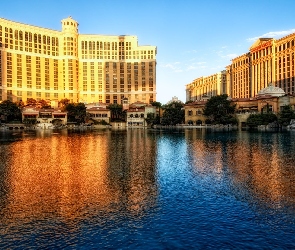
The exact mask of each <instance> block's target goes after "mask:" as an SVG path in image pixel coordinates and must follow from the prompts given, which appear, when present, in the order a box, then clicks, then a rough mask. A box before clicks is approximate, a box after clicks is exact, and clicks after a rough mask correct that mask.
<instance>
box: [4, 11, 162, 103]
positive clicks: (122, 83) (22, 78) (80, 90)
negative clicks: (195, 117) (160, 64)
mask: <svg viewBox="0 0 295 250" xmlns="http://www.w3.org/2000/svg"><path fill="white" fill-rule="evenodd" d="M61 24H62V31H56V30H50V29H46V28H41V27H36V26H32V25H27V24H22V23H17V22H14V21H9V20H6V19H2V18H0V101H1V100H6V99H8V100H11V101H19V100H23V101H26V100H27V99H28V98H34V99H36V100H40V99H44V100H47V101H51V102H55V103H57V102H58V101H59V100H61V99H64V98H67V99H70V100H71V101H72V102H84V103H92V102H105V103H121V101H122V99H123V98H128V101H129V102H130V103H132V102H135V101H143V102H152V101H156V53H157V50H156V47H155V46H139V45H138V42H137V37H136V36H124V35H123V36H110V35H85V34H79V33H78V23H77V22H76V21H75V20H74V19H72V18H71V17H68V18H66V19H63V20H62V21H61Z"/></svg>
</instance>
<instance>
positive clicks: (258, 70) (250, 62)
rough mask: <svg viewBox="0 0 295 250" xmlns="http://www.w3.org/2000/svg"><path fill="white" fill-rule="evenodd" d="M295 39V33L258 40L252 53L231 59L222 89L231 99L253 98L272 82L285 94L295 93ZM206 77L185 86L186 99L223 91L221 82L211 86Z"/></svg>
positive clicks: (197, 98) (217, 93) (196, 98)
mask: <svg viewBox="0 0 295 250" xmlns="http://www.w3.org/2000/svg"><path fill="white" fill-rule="evenodd" d="M294 41H295V33H293V34H290V35H288V36H285V37H283V38H281V39H278V40H276V39H273V38H260V39H258V40H257V41H256V42H255V43H254V44H253V45H252V46H251V47H250V49H249V52H247V53H245V54H243V55H241V56H238V57H236V58H234V59H232V63H231V64H230V65H228V66H227V67H226V73H225V74H226V77H225V81H226V83H225V85H224V87H223V88H222V89H223V90H226V91H225V93H226V94H228V95H229V96H230V97H232V98H253V97H255V96H256V95H257V93H258V92H259V91H260V90H262V89H264V88H266V87H267V86H269V84H271V83H272V84H273V85H274V86H276V87H279V88H281V89H283V90H284V91H285V93H286V94H295V62H294V57H295V42H294ZM203 78H204V77H201V78H198V79H196V80H194V81H193V82H192V83H190V84H187V85H186V100H187V101H189V100H200V94H199V93H202V94H207V95H209V96H211V95H212V94H214V95H219V94H220V89H221V86H220V85H218V84H215V85H212V87H211V88H210V87H209V88H208V87H207V86H208V85H207V83H206V82H205V81H202V79H203ZM205 78H206V77H205Z"/></svg>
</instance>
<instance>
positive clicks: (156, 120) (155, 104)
mask: <svg viewBox="0 0 295 250" xmlns="http://www.w3.org/2000/svg"><path fill="white" fill-rule="evenodd" d="M151 105H152V106H154V107H156V108H157V112H156V117H155V118H154V122H153V124H160V121H161V119H160V110H161V108H162V103H160V102H152V103H151Z"/></svg>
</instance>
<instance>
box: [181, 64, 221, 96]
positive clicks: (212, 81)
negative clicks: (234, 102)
mask: <svg viewBox="0 0 295 250" xmlns="http://www.w3.org/2000/svg"><path fill="white" fill-rule="evenodd" d="M225 93H226V71H225V70H224V71H221V72H218V73H216V74H213V75H210V76H206V77H204V76H202V77H199V78H197V79H195V80H194V81H193V82H192V83H190V84H187V85H186V100H187V101H196V100H203V99H204V97H206V98H208V97H209V98H210V97H212V96H216V95H221V94H225Z"/></svg>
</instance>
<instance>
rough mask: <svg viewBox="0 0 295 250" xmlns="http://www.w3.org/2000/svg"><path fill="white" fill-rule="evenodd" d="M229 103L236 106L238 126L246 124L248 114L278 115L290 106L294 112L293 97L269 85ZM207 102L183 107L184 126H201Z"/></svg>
mask: <svg viewBox="0 0 295 250" xmlns="http://www.w3.org/2000/svg"><path fill="white" fill-rule="evenodd" d="M230 101H231V102H232V103H233V104H235V105H236V114H235V115H236V118H237V119H238V122H239V126H240V127H243V126H245V124H246V121H247V118H248V117H249V116H250V114H255V113H266V112H272V113H274V114H278V113H279V112H280V111H282V109H283V107H284V106H286V105H290V106H291V107H292V109H293V110H295V95H290V94H285V92H284V90H283V89H281V88H279V87H274V86H273V85H272V84H269V86H268V87H266V88H264V89H262V90H260V91H259V92H258V93H257V95H256V96H255V97H253V98H232V99H230ZM206 103H207V100H203V101H194V102H191V103H188V104H186V105H185V106H184V109H185V124H187V125H202V124H204V123H205V121H206V119H207V117H206V116H204V115H203V109H204V108H205V105H206Z"/></svg>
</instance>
